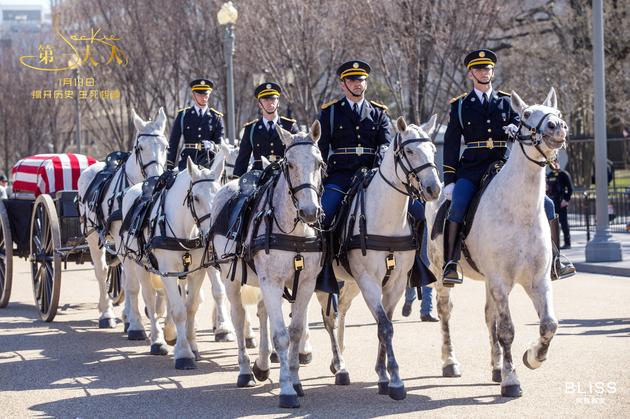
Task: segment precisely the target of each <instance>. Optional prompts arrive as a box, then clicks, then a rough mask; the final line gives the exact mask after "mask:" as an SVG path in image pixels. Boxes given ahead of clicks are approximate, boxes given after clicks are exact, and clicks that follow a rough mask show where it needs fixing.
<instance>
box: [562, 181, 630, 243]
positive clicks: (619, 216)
mask: <svg viewBox="0 0 630 419" xmlns="http://www.w3.org/2000/svg"><path fill="white" fill-rule="evenodd" d="M568 218H569V226H570V227H571V229H576V230H586V232H587V235H590V234H589V233H590V232H594V231H595V224H596V220H595V192H593V191H584V192H579V191H574V192H573V196H572V197H571V201H570V202H569V210H568ZM608 223H609V225H610V230H611V231H612V232H613V233H623V232H626V231H629V230H628V226H629V225H630V187H629V188H610V189H609V190H608ZM588 239H589V240H590V237H588Z"/></svg>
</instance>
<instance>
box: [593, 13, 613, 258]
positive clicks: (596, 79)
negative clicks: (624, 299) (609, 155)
mask: <svg viewBox="0 0 630 419" xmlns="http://www.w3.org/2000/svg"><path fill="white" fill-rule="evenodd" d="M604 71H605V66H604V6H603V1H602V0H593V87H594V96H595V186H596V205H595V206H596V211H595V216H596V220H597V227H596V230H595V236H594V237H593V240H591V241H590V242H588V243H587V245H586V249H585V257H586V262H614V261H619V260H621V243H620V242H618V241H614V240H612V234H611V233H610V227H609V226H608V175H607V164H606V147H607V144H606V142H607V136H606V96H605V91H606V89H605V87H606V84H605V82H606V78H605V73H604Z"/></svg>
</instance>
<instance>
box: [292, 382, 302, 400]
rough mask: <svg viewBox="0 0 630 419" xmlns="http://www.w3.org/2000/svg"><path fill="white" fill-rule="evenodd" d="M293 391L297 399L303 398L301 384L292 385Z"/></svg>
mask: <svg viewBox="0 0 630 419" xmlns="http://www.w3.org/2000/svg"><path fill="white" fill-rule="evenodd" d="M293 390H295V392H296V393H297V395H298V397H304V389H303V388H302V383H300V384H293Z"/></svg>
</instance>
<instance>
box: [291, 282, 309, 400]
mask: <svg viewBox="0 0 630 419" xmlns="http://www.w3.org/2000/svg"><path fill="white" fill-rule="evenodd" d="M310 285H311V286H310V287H308V286H307V284H306V283H305V282H302V283H301V284H300V286H299V287H298V288H297V290H293V291H294V292H296V291H297V295H296V298H295V301H294V302H293V304H292V305H291V323H290V325H289V339H290V344H289V369H290V371H291V381H292V383H293V388H294V389H295V392H296V393H297V395H298V397H303V396H304V389H303V388H302V383H301V382H300V374H299V372H300V361H301V359H300V355H301V353H300V348H301V347H302V342H303V340H304V334H305V330H306V323H307V321H308V316H307V313H306V312H307V310H308V304H309V301H310V300H311V297H312V295H313V292H314V291H315V283H314V281H311V283H310Z"/></svg>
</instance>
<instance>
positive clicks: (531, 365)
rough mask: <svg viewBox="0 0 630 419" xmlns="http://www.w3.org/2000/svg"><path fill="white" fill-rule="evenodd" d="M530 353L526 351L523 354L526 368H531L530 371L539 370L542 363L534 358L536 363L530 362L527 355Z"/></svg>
mask: <svg viewBox="0 0 630 419" xmlns="http://www.w3.org/2000/svg"><path fill="white" fill-rule="evenodd" d="M528 352H529V351H525V353H524V354H523V364H525V366H526V367H527V368H529V369H530V370H535V369H537V368H540V366H541V365H542V362H540V361H538V360H537V359H536V358H534V362H530V361H529V359H528V357H527V354H528Z"/></svg>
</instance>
